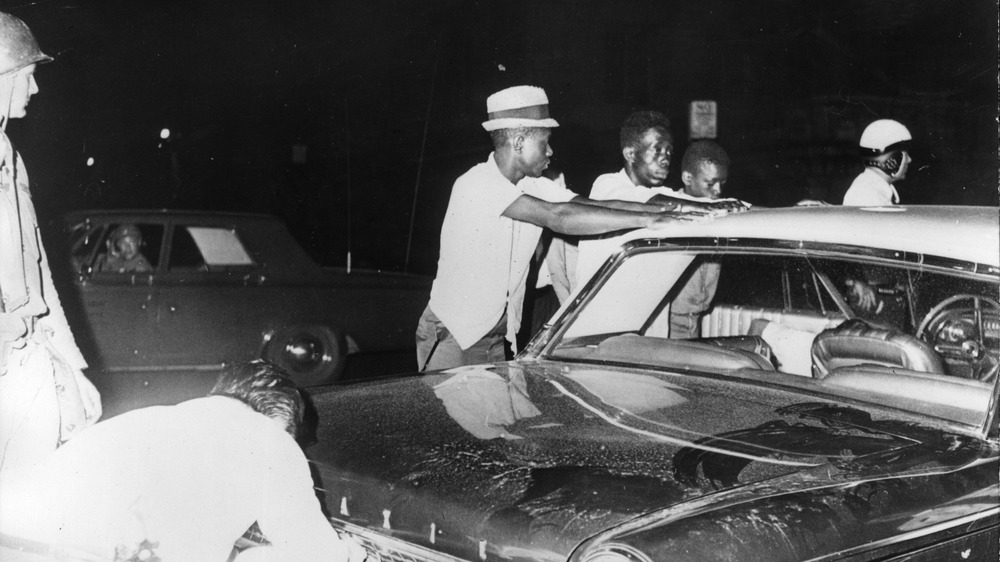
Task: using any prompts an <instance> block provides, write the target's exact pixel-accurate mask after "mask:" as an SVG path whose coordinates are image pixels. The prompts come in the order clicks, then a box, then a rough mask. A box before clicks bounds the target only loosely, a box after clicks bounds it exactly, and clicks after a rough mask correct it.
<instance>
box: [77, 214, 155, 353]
mask: <svg viewBox="0 0 1000 562" xmlns="http://www.w3.org/2000/svg"><path fill="white" fill-rule="evenodd" d="M123 227H131V228H133V229H135V231H137V232H139V233H141V243H140V244H139V251H140V253H141V254H142V255H143V256H144V258H145V260H146V262H147V263H148V264H149V266H148V267H142V268H138V269H137V268H134V267H131V266H130V267H129V268H128V270H127V271H126V270H125V269H126V268H125V267H122V268H117V269H116V268H110V267H103V266H102V265H101V264H104V263H106V262H107V257H108V256H109V254H112V253H114V249H113V248H112V246H113V245H114V244H113V237H114V235H115V233H116V232H119V231H121V229H122V228H123ZM164 231H165V225H164V224H162V223H158V222H155V221H142V222H138V223H133V222H131V221H127V220H124V219H121V218H118V217H112V218H108V219H103V220H100V219H87V220H85V221H82V222H80V223H77V224H75V225H71V228H70V248H71V254H70V261H71V267H72V268H73V271H74V277H75V279H74V285H75V288H76V291H77V294H76V295H75V296H76V298H75V299H73V298H67V299H64V300H65V301H66V302H65V303H64V304H65V306H66V307H67V309H69V310H72V309H73V308H75V307H77V306H80V307H82V309H83V314H77V315H73V317H74V318H76V319H78V320H79V322H78V323H83V324H84V325H85V326H84V327H83V329H82V330H81V329H79V326H74V332H75V336H76V339H77V340H78V342H79V344H80V345H81V347H82V348H83V349H84V351H85V352H86V353H87V356H88V359H89V360H90V361H91V363H94V366H97V367H102V368H104V369H107V370H109V371H123V370H135V369H142V368H145V367H150V366H154V365H156V364H157V362H158V360H159V356H158V345H157V338H156V332H157V326H156V324H157V321H158V318H157V316H158V306H157V278H158V275H159V271H158V267H159V265H160V256H161V250H162V243H163V234H164Z"/></svg>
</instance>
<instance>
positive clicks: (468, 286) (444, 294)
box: [430, 154, 576, 349]
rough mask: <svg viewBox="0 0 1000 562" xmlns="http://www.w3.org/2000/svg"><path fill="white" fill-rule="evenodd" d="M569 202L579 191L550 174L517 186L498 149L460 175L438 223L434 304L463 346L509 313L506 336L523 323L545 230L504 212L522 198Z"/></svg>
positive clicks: (527, 179)
mask: <svg viewBox="0 0 1000 562" xmlns="http://www.w3.org/2000/svg"><path fill="white" fill-rule="evenodd" d="M522 195H530V196H532V197H537V198H538V199H542V200H545V201H549V202H552V203H564V202H567V201H570V200H572V199H573V198H574V197H576V194H575V193H574V192H572V191H570V190H569V189H566V188H565V187H562V186H560V185H558V184H556V183H555V182H553V181H552V180H549V179H547V178H524V179H522V180H521V181H519V182H518V183H517V185H514V184H513V183H511V182H510V180H508V179H507V178H506V177H504V175H503V174H502V173H501V172H500V169H499V168H498V167H497V164H496V160H495V158H494V155H493V154H490V156H489V158H488V159H487V160H486V162H483V163H481V164H477V165H475V166H473V167H472V169H470V170H469V171H468V172H466V173H465V174H463V175H462V176H460V177H459V178H458V179H457V180H455V185H454V187H453V188H452V190H451V200H450V201H449V202H448V211H447V213H446V214H445V218H444V223H443V224H442V226H441V254H440V257H439V258H438V269H437V277H436V278H435V279H434V284H433V286H432V287H431V300H430V308H431V310H432V311H433V312H434V314H435V315H436V316H437V317H438V318H439V319H440V320H441V321H442V322H443V323H444V325H445V327H447V328H448V331H450V332H451V334H452V335H453V336H454V337H455V340H456V341H457V342H458V344H459V346H461V347H462V349H468V348H469V347H470V346H472V345H473V344H474V343H476V342H477V341H479V339H480V338H482V337H483V336H484V335H486V333H487V332H489V331H490V329H491V328H493V327H494V326H495V325H496V323H497V322H498V321H499V320H500V317H501V316H502V315H503V313H504V310H506V311H507V340H508V341H511V342H514V341H515V340H514V335H515V334H516V333H517V331H518V329H519V328H520V326H521V306H522V304H523V302H524V289H525V287H524V285H525V280H526V279H527V275H528V266H529V265H530V262H531V257H532V255H533V254H534V251H535V247H536V246H537V245H538V239H539V236H540V235H541V232H542V229H541V228H540V227H538V226H535V225H533V224H530V223H526V222H522V221H516V220H513V219H510V218H507V217H504V216H502V215H503V212H504V211H506V210H507V207H509V206H510V204H511V203H513V202H514V201H515V200H516V199H517V198H518V197H520V196H522Z"/></svg>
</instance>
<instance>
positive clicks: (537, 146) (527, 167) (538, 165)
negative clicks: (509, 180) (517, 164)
mask: <svg viewBox="0 0 1000 562" xmlns="http://www.w3.org/2000/svg"><path fill="white" fill-rule="evenodd" d="M551 136H552V130H551V129H534V130H532V131H531V132H530V133H529V134H527V135H525V136H524V137H522V138H523V139H524V140H523V142H522V143H521V150H520V155H521V165H522V168H523V170H524V174H525V175H526V176H528V177H532V178H537V177H540V176H541V175H542V172H544V171H545V169H546V168H548V167H549V159H550V158H552V147H551V146H549V137H551Z"/></svg>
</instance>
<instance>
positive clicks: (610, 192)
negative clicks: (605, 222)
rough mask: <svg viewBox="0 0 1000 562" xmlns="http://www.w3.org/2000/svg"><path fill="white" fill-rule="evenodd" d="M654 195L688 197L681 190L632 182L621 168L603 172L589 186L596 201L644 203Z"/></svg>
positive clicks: (591, 195) (592, 197)
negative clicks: (611, 172)
mask: <svg viewBox="0 0 1000 562" xmlns="http://www.w3.org/2000/svg"><path fill="white" fill-rule="evenodd" d="M654 195H667V196H670V197H681V198H684V199H690V197H688V196H687V194H685V193H684V192H683V191H677V190H675V189H670V188H669V187H644V186H641V185H635V184H634V183H632V179H631V178H629V177H628V174H627V173H625V169H624V168H623V169H622V170H621V171H619V172H617V173H614V174H603V175H601V176H598V177H597V179H596V180H594V185H593V186H592V187H591V188H590V198H591V199H594V200H597V201H612V200H615V201H632V202H633V203H645V202H646V201H649V199H650V198H651V197H653V196H654Z"/></svg>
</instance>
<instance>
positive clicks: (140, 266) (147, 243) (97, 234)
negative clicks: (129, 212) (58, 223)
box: [70, 221, 164, 273]
mask: <svg viewBox="0 0 1000 562" xmlns="http://www.w3.org/2000/svg"><path fill="white" fill-rule="evenodd" d="M163 231H164V228H163V225H160V224H151V223H132V222H115V223H103V224H96V225H91V223H90V222H89V221H88V222H84V223H81V224H79V225H76V226H74V227H73V229H72V234H71V242H70V243H71V248H72V263H73V267H74V269H75V270H76V271H80V272H93V273H145V272H152V271H154V270H155V269H156V266H157V265H158V264H159V262H160V246H161V245H162V242H163Z"/></svg>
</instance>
